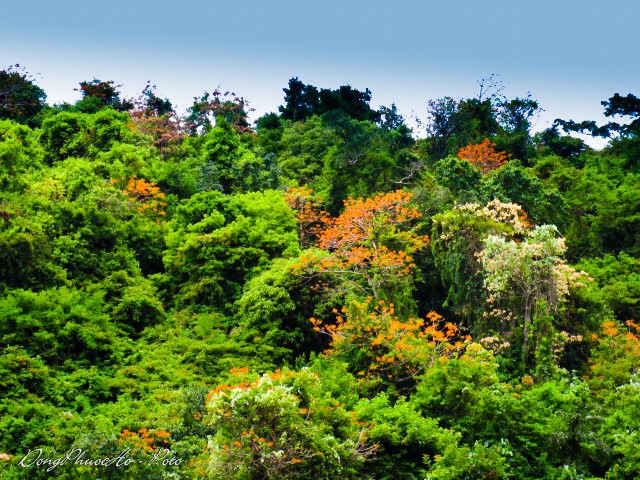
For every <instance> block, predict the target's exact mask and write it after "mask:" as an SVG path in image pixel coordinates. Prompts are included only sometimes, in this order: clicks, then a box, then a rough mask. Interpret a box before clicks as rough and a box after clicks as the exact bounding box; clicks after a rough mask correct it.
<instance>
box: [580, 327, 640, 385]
mask: <svg viewBox="0 0 640 480" xmlns="http://www.w3.org/2000/svg"><path fill="white" fill-rule="evenodd" d="M625 324H626V325H627V331H626V332H625V331H624V328H623V327H622V325H620V324H619V323H618V322H616V321H608V322H604V323H603V324H602V335H601V336H598V335H596V334H593V335H592V339H593V340H597V341H598V348H597V349H596V351H595V354H594V356H593V357H592V358H591V374H592V378H593V380H594V381H595V384H594V385H596V384H598V382H601V381H604V382H605V383H606V382H607V381H612V382H614V383H616V384H622V383H625V382H626V381H628V379H629V376H630V375H631V373H632V372H634V371H637V370H638V368H640V325H638V324H636V323H635V322H634V321H633V320H627V321H626V322H625ZM587 378H588V377H587Z"/></svg>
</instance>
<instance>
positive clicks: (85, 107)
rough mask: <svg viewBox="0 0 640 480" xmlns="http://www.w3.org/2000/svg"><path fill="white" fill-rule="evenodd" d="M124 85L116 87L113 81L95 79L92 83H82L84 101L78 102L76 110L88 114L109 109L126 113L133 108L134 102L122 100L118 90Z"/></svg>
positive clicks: (80, 89)
mask: <svg viewBox="0 0 640 480" xmlns="http://www.w3.org/2000/svg"><path fill="white" fill-rule="evenodd" d="M120 87H122V85H116V84H115V82H114V81H113V80H107V81H106V82H105V81H101V80H98V79H97V78H94V79H93V80H91V81H84V82H80V88H79V89H77V90H79V91H80V92H81V93H82V100H81V101H80V102H78V104H77V105H76V108H77V109H78V110H80V111H84V112H86V113H95V112H96V111H97V110H99V109H101V108H104V107H109V108H113V109H115V110H118V111H119V112H124V111H126V110H129V109H131V108H133V106H134V104H133V101H132V100H124V99H121V98H120V92H119V91H118V89H119V88H120Z"/></svg>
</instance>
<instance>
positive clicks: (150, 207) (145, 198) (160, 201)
mask: <svg viewBox="0 0 640 480" xmlns="http://www.w3.org/2000/svg"><path fill="white" fill-rule="evenodd" d="M112 182H113V183H117V182H118V180H112ZM122 193H123V194H125V195H126V196H127V197H128V198H129V200H130V201H131V202H132V203H134V204H135V205H136V208H137V209H138V211H140V212H148V213H150V214H151V215H152V216H157V217H158V218H159V217H162V216H164V215H166V212H165V210H164V207H166V206H167V202H165V201H164V198H165V195H164V193H163V192H161V191H160V187H158V186H157V185H156V184H155V183H153V182H148V181H147V180H145V179H144V178H138V177H137V176H136V175H134V176H133V177H131V178H130V179H129V181H128V182H127V185H126V187H125V188H124V190H122Z"/></svg>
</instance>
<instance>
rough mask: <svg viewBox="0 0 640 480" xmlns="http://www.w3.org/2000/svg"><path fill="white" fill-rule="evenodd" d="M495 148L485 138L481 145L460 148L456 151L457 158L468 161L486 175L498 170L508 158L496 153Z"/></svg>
mask: <svg viewBox="0 0 640 480" xmlns="http://www.w3.org/2000/svg"><path fill="white" fill-rule="evenodd" d="M495 146H496V144H495V143H493V142H491V140H489V139H488V138H485V139H484V140H483V141H482V142H481V143H478V144H475V145H467V146H466V147H464V148H461V149H460V150H459V151H458V158H461V159H462V160H468V161H469V162H470V163H471V164H472V165H475V166H476V167H478V168H479V169H480V170H481V171H482V173H485V174H486V173H488V172H490V171H491V170H497V169H498V168H500V167H501V166H502V165H504V164H505V163H507V160H508V158H509V156H508V155H507V154H506V153H505V152H497V151H496V150H495Z"/></svg>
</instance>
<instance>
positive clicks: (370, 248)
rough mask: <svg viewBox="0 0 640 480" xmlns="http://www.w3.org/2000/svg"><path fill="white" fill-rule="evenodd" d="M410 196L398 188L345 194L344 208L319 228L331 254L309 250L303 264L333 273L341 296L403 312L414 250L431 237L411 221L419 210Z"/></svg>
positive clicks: (321, 240) (322, 244) (407, 300)
mask: <svg viewBox="0 0 640 480" xmlns="http://www.w3.org/2000/svg"><path fill="white" fill-rule="evenodd" d="M410 201H411V194H410V193H408V192H405V191H402V190H398V191H396V192H392V193H387V194H382V193H381V194H378V195H377V196H375V197H373V198H370V199H357V200H356V199H352V198H350V199H348V200H347V201H346V202H345V210H344V212H343V213H342V214H341V215H340V216H339V217H337V218H336V219H335V220H334V221H332V222H331V223H329V224H328V225H327V226H326V228H324V229H323V230H322V232H321V233H320V236H319V241H318V246H319V247H320V248H322V249H325V250H328V251H329V255H328V256H315V255H311V256H310V257H309V258H308V259H307V262H306V263H307V265H304V264H303V265H302V266H304V267H309V268H311V270H312V271H313V272H315V274H330V275H331V276H333V277H334V278H335V280H336V283H337V285H336V288H337V290H336V293H338V294H339V295H341V296H342V295H347V296H348V295H350V294H355V295H358V296H364V297H367V296H371V297H373V298H375V299H381V300H387V301H389V302H392V303H394V304H396V305H397V306H398V308H399V309H400V310H401V311H402V310H403V309H404V308H406V307H408V305H407V304H408V303H411V301H410V298H411V285H412V274H413V273H414V269H415V264H414V263H413V254H414V253H416V252H417V251H419V250H420V249H422V248H424V247H425V246H426V245H427V243H428V241H429V239H428V237H427V236H426V235H420V234H418V233H417V232H416V229H415V227H414V226H412V224H413V222H414V220H416V219H418V218H419V217H420V213H419V212H418V211H417V209H416V208H415V207H411V206H410V205H409V203H410Z"/></svg>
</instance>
